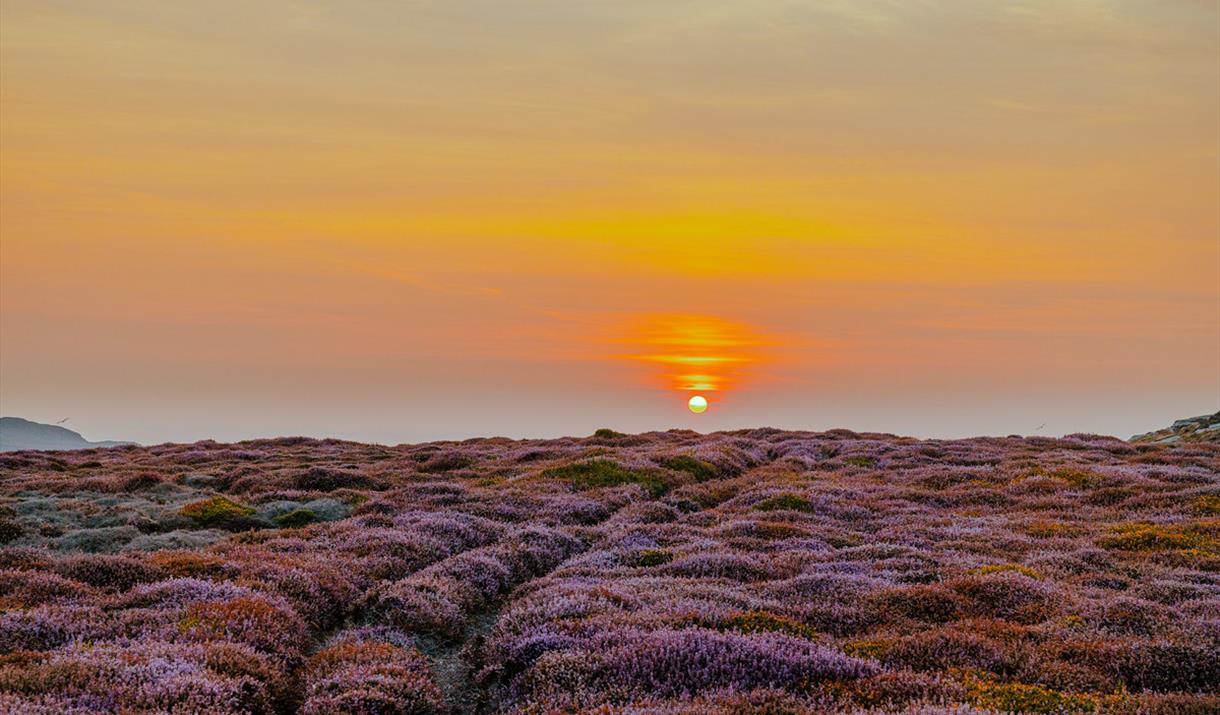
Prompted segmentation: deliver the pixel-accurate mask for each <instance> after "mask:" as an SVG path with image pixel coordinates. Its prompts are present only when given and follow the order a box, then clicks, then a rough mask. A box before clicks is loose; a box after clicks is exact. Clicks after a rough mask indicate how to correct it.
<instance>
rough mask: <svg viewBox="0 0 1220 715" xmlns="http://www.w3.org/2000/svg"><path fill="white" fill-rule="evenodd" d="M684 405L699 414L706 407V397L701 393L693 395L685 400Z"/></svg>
mask: <svg viewBox="0 0 1220 715" xmlns="http://www.w3.org/2000/svg"><path fill="white" fill-rule="evenodd" d="M686 406H687V407H689V408H690V411H691V412H694V413H695V414H699V413H700V412H703V411H704V410H706V409H707V398H706V397H704V396H703V395H695V396H694V397H692V398H690V400H688V401H687V403H686Z"/></svg>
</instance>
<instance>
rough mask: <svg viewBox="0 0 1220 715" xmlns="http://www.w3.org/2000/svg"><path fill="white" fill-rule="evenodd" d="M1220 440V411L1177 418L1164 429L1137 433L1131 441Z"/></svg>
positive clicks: (1162, 442) (1159, 442)
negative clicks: (1181, 418)
mask: <svg viewBox="0 0 1220 715" xmlns="http://www.w3.org/2000/svg"><path fill="white" fill-rule="evenodd" d="M1200 440H1205V441H1208V442H1220V412H1217V413H1215V414H1214V415H1199V416H1198V417H1187V418H1186V419H1183V420H1178V421H1176V422H1174V423H1173V424H1171V425H1169V426H1168V427H1165V428H1164V429H1159V430H1156V431H1155V432H1146V433H1144V434H1137V435H1135V436H1134V437H1132V438H1131V441H1132V442H1150V443H1152V444H1172V443H1174V442H1197V441H1200Z"/></svg>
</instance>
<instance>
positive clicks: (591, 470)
mask: <svg viewBox="0 0 1220 715" xmlns="http://www.w3.org/2000/svg"><path fill="white" fill-rule="evenodd" d="M542 476H543V477H544V478H547V479H560V480H563V481H566V482H569V483H571V484H572V485H573V486H575V487H576V488H577V489H597V488H599V487H617V486H621V485H623V484H639V485H640V486H642V487H644V489H646V490H648V493H649V494H651V495H652V496H654V497H659V496H662V495H664V494H665V492H667V491H669V485H668V484H666V483H665V481H664V480H663V479H662V478H661V477H660V475H658V474H656V473H654V472H648V471H643V470H636V469H628V468H626V467H624V466H622V465H621V464H619V463H617V462H612V461H610V460H608V459H593V460H590V461H587V462H573V463H571V464H564V465H561V466H558V467H548V468H547V469H544V470H542Z"/></svg>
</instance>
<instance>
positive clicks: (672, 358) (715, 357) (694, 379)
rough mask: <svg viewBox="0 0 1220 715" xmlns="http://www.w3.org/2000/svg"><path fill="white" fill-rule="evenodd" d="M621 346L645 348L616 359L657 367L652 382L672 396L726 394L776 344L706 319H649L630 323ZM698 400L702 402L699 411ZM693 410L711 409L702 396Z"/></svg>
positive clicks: (742, 326)
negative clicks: (681, 393)
mask: <svg viewBox="0 0 1220 715" xmlns="http://www.w3.org/2000/svg"><path fill="white" fill-rule="evenodd" d="M623 335H624V337H621V338H618V339H617V342H621V343H626V344H629V345H635V346H640V347H641V348H643V349H642V350H640V351H639V352H633V353H628V354H625V355H620V356H617V357H619V358H621V359H625V360H630V361H633V362H639V363H645V364H648V365H652V366H653V367H654V368H655V369H654V370H653V371H651V374H650V377H651V379H653V380H656V381H659V382H660V383H661V385H662V386H663V387H664V388H665V389H667V390H678V391H682V392H700V393H703V392H723V391H726V390H729V389H733V388H734V387H737V386H738V385H740V384H741V381H742V379H743V378H744V377H745V376H746V375H747V374H748V372H749V369H750V368H752V367H754V366H756V365H757V364H758V363H760V362H763V361H764V354H763V351H764V349H765V348H766V347H768V346H769V345H770V344H771V342H770V341H768V340H765V339H764V338H763V337H762V336H761V334H760V333H759V331H757V330H755V329H753V328H751V327H750V326H748V325H745V324H744V323H740V322H734V321H730V320H725V319H723V318H718V317H714V316H707V315H686V314H648V315H642V316H637V317H636V318H635V319H633V320H632V321H629V323H628V325H627V326H626V328H625V329H624V330H623ZM696 398H698V400H699V401H702V407H701V409H696V406H697V405H696V402H697V401H696ZM689 407H690V408H691V411H692V412H695V413H699V412H702V411H703V410H705V409H707V399H706V398H704V397H703V396H702V395H695V396H694V397H692V398H691V402H690V403H689Z"/></svg>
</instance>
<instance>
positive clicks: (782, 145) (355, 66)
mask: <svg viewBox="0 0 1220 715" xmlns="http://www.w3.org/2000/svg"><path fill="white" fill-rule="evenodd" d="M1218 57H1220V6H1218V5H1217V4H1216V3H1215V2H1213V1H1212V0H1160V1H1156V2H1153V1H1151V0H1148V1H1140V2H1136V1H1129V0H1027V1H1014V2H1003V1H995V2H992V1H980V0H945V1H943V2H929V1H921V0H893V1H890V0H885V1H881V0H878V1H873V0H850V1H849V0H820V1H818V2H792V1H788V0H672V1H664V0H646V1H637V0H616V1H615V2H583V1H580V0H554V1H550V0H537V1H533V2H526V1H524V0H439V1H437V2H428V1H424V0H420V1H416V2H358V1H357V2H352V1H345V2H300V1H297V2H281V1H279V0H267V1H265V2H257V3H251V2H228V1H225V0H218V1H215V2H206V3H162V2H149V1H146V0H129V1H128V2H122V3H114V2H56V1H54V0H52V1H46V0H44V1H40V2H27V1H26V0H5V2H4V3H2V4H0V412H3V413H4V414H6V415H17V416H22V417H26V418H29V419H35V420H39V421H47V422H54V421H59V420H61V419H67V420H68V421H67V422H66V423H65V426H67V427H70V428H73V429H76V430H78V431H80V432H81V433H83V434H84V435H85V436H86V437H88V438H90V439H104V438H116V439H132V440H138V441H141V442H146V443H155V442H163V441H191V440H196V439H204V438H213V439H218V440H237V439H243V438H250V437H260V436H275V435H288V434H304V435H312V436H334V437H343V438H350V439H359V440H366V441H378V442H386V443H399V442H410V441H420V440H428V439H441V438H445V439H448V438H465V437H472V436H488V435H504V436H511V437H526V436H529V437H534V436H557V435H564V434H574V435H581V434H589V433H590V432H592V431H593V430H594V429H596V428H598V427H611V428H615V429H620V430H623V431H630V432H638V431H644V430H651V429H667V428H687V429H696V430H699V431H702V432H707V431H713V430H718V429H731V428H739V427H756V426H773V427H781V428H792V429H815V430H821V429H830V428H836V427H844V428H849V429H855V430H859V431H884V432H895V433H900V434H909V435H916V436H924V437H955V436H966V435H975V434H1047V435H1058V434H1065V433H1072V432H1096V433H1103V434H1116V435H1119V436H1122V437H1126V436H1129V435H1131V434H1133V433H1135V432H1142V431H1147V430H1151V429H1156V428H1159V427H1162V426H1164V425H1166V424H1167V423H1168V422H1170V421H1172V420H1173V419H1176V418H1180V417H1186V416H1192V415H1196V414H1202V413H1206V412H1214V411H1216V410H1218V409H1220V61H1218V60H1217V58H1218ZM693 394H703V395H705V396H706V397H707V399H708V401H709V403H710V407H709V409H708V410H707V412H705V413H703V414H700V415H694V414H692V413H690V412H689V411H688V410H687V409H686V400H687V399H688V397H690V396H691V395H693Z"/></svg>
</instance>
